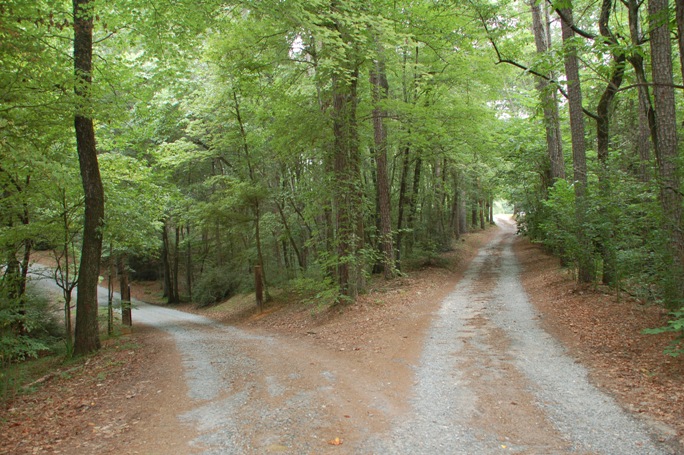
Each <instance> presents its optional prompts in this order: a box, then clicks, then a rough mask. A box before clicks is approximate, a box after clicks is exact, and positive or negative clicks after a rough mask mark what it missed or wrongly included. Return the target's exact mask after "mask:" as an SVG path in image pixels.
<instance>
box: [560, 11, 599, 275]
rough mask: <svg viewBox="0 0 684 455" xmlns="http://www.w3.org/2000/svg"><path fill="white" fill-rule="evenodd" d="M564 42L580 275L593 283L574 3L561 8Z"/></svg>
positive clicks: (578, 273) (578, 271)
mask: <svg viewBox="0 0 684 455" xmlns="http://www.w3.org/2000/svg"><path fill="white" fill-rule="evenodd" d="M561 17H562V18H561V23H562V27H561V28H562V36H563V43H564V45H566V46H567V48H566V51H565V59H564V60H565V62H564V63H565V73H566V77H567V80H568V109H569V111H570V135H571V138H572V161H573V172H574V181H575V182H574V188H575V218H576V221H577V237H578V240H579V244H580V245H581V247H580V248H581V251H578V252H577V254H578V257H577V267H578V269H577V278H578V280H579V282H580V283H590V282H591V281H593V279H594V271H593V266H592V259H591V256H590V254H589V252H590V251H591V247H590V242H589V241H588V238H587V235H586V233H585V230H584V222H585V220H586V211H587V207H586V205H587V204H586V189H587V157H586V144H585V142H584V112H583V110H582V87H581V86H580V78H579V62H578V58H577V51H576V49H574V46H573V45H572V44H571V42H572V39H573V38H574V36H575V32H574V31H573V29H572V26H573V23H572V20H573V16H572V6H570V7H568V8H565V9H563V10H562V11H561Z"/></svg>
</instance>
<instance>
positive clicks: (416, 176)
mask: <svg viewBox="0 0 684 455" xmlns="http://www.w3.org/2000/svg"><path fill="white" fill-rule="evenodd" d="M422 169H423V159H422V158H421V156H420V152H419V153H418V156H417V157H416V164H415V167H414V168H413V184H412V185H411V198H410V199H409V207H408V208H409V212H408V218H407V220H406V227H408V228H409V229H411V236H410V237H409V238H410V239H411V241H410V242H409V243H408V244H407V245H406V246H407V251H408V252H411V251H412V249H413V244H414V243H415V239H416V222H415V221H416V214H417V213H418V195H419V194H420V174H421V171H422Z"/></svg>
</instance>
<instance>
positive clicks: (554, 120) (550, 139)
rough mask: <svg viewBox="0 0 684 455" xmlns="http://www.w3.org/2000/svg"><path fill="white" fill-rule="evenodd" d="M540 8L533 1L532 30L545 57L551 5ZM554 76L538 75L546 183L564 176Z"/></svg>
mask: <svg viewBox="0 0 684 455" xmlns="http://www.w3.org/2000/svg"><path fill="white" fill-rule="evenodd" d="M541 5H542V7H543V14H542V8H540V5H539V3H537V1H536V0H530V9H531V10H532V30H533V33H534V43H535V46H536V48H537V53H538V54H539V56H540V57H541V58H543V57H544V56H545V55H546V53H547V52H548V51H549V49H550V48H551V42H550V41H551V32H550V30H549V27H550V24H549V23H548V19H547V17H548V5H547V4H546V2H542V3H541ZM552 79H554V76H553V73H551V72H548V73H547V77H546V78H544V77H537V90H538V91H539V97H540V100H541V104H542V108H543V111H544V127H545V130H546V144H547V149H548V155H549V179H548V182H547V185H549V186H551V185H553V183H554V181H555V180H556V179H564V178H565V159H564V157H563V144H562V138H561V131H560V119H559V115H558V98H557V91H556V90H555V88H554V87H552V86H551V85H550V83H549V80H552Z"/></svg>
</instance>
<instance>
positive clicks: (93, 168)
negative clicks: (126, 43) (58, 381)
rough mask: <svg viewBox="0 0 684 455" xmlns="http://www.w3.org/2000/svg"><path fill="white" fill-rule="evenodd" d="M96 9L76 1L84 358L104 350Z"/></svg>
mask: <svg viewBox="0 0 684 455" xmlns="http://www.w3.org/2000/svg"><path fill="white" fill-rule="evenodd" d="M93 5H94V2H92V1H91V0H73V10H74V71H75V75H76V84H75V86H74V92H75V94H76V99H77V100H78V106H77V110H76V115H75V116H74V129H75V131H76V149H77V151H78V161H79V165H80V169H81V182H82V184H83V191H84V193H85V220H84V224H83V240H82V248H81V263H80V266H79V283H78V296H77V298H76V330H75V336H74V354H76V355H83V354H88V353H90V352H93V351H96V350H98V349H99V348H100V336H99V327H98V321H97V311H98V309H97V308H98V307H97V283H98V279H99V276H100V256H101V254H102V223H103V220H104V189H103V187H102V179H101V177H100V167H99V165H98V162H97V147H96V144H95V128H94V126H93V119H92V117H91V114H90V112H91V106H90V89H91V85H92V65H93V16H94V11H93Z"/></svg>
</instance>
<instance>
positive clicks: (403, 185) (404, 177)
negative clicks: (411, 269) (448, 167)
mask: <svg viewBox="0 0 684 455" xmlns="http://www.w3.org/2000/svg"><path fill="white" fill-rule="evenodd" d="M410 134H411V132H410V131H409V135H410ZM410 153H411V147H410V146H409V145H406V147H404V152H403V160H402V166H401V178H400V181H399V207H398V208H397V211H398V215H397V252H396V259H397V269H399V270H401V255H402V250H401V248H402V241H403V239H404V230H403V229H404V209H405V207H406V199H407V197H406V192H407V188H408V171H409V157H410Z"/></svg>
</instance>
